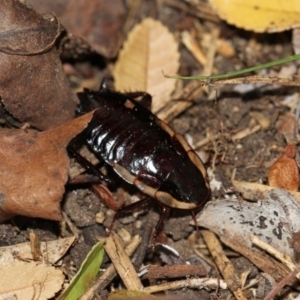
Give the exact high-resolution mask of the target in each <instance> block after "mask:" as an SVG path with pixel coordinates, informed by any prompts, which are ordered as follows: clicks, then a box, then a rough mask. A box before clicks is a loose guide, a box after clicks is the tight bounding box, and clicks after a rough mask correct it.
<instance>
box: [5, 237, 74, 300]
mask: <svg viewBox="0 0 300 300" xmlns="http://www.w3.org/2000/svg"><path fill="white" fill-rule="evenodd" d="M74 240H75V237H74V236H72V237H68V238H63V239H58V240H54V241H47V242H40V249H41V253H42V255H43V258H44V261H47V263H49V264H54V263H56V262H57V261H58V260H59V259H61V257H62V256H63V255H64V254H65V253H66V252H67V250H68V249H69V248H70V246H71V245H72V244H73V242H74ZM20 260H23V261H30V260H33V257H32V253H31V248H30V243H22V244H16V245H13V246H7V247H0V268H2V267H4V266H8V265H11V264H14V263H16V262H18V261H20ZM0 299H1V298H0Z"/></svg>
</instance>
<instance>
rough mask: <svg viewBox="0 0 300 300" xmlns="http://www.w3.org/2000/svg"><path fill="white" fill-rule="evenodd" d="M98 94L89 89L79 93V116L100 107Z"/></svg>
mask: <svg viewBox="0 0 300 300" xmlns="http://www.w3.org/2000/svg"><path fill="white" fill-rule="evenodd" d="M96 93H97V92H93V91H91V90H89V89H84V90H83V92H80V93H77V97H78V98H79V101H80V104H79V106H78V108H77V113H78V114H79V115H82V114H84V113H87V112H90V111H92V110H94V109H96V108H97V107H98V106H99V104H98V102H97V101H96V97H95V95H96Z"/></svg>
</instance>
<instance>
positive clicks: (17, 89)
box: [0, 0, 76, 130]
mask: <svg viewBox="0 0 300 300" xmlns="http://www.w3.org/2000/svg"><path fill="white" fill-rule="evenodd" d="M0 17H1V23H0V70H1V71H0V96H1V102H2V104H3V106H4V107H5V109H6V110H7V111H8V112H9V113H10V114H11V115H12V116H14V117H15V118H16V119H18V120H20V121H21V122H27V123H30V124H31V125H32V126H35V127H37V128H39V129H43V130H44V129H48V128H53V127H55V126H58V125H59V124H62V123H63V122H65V121H67V120H70V119H72V118H73V117H74V115H75V108H76V104H75V101H76V97H75V95H74V94H73V93H72V92H71V89H70V88H69V85H68V82H67V79H66V77H65V74H64V72H63V69H62V66H61V62H60V59H59V52H58V50H57V47H56V46H55V43H56V41H57V39H58V37H59V36H60V33H61V31H62V28H61V25H60V23H59V20H58V19H57V18H56V17H55V16H53V15H51V16H48V17H46V16H42V15H39V14H37V13H36V12H35V11H34V10H32V9H30V8H29V7H27V6H26V5H24V4H22V3H20V2H19V1H14V0H7V1H0Z"/></svg>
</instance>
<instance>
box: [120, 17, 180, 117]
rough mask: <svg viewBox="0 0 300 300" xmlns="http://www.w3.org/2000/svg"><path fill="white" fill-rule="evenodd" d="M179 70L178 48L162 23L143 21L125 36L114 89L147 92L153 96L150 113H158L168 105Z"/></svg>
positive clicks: (147, 19)
mask: <svg viewBox="0 0 300 300" xmlns="http://www.w3.org/2000/svg"><path fill="white" fill-rule="evenodd" d="M178 68H179V52H178V44H177V42H176V41H175V39H174V36H173V35H172V34H171V33H170V32H169V30H168V28H167V27H165V26H164V25H163V24H162V23H161V22H159V21H156V20H154V19H151V18H146V19H145V20H144V21H143V22H142V23H140V24H138V25H136V26H135V27H134V28H133V29H132V31H131V32H130V33H129V35H128V39H127V41H126V42H125V43H124V48H123V50H122V51H121V52H120V55H119V59H118V61H117V63H116V66H115V71H114V77H115V88H116V90H119V91H124V92H126V91H127V92H128V91H147V92H148V93H149V94H151V95H152V96H153V102H152V111H153V112H157V111H158V110H159V109H161V108H162V107H164V106H165V105H166V103H167V102H168V101H169V98H170V94H171V93H172V91H173V90H174V88H175V84H176V81H175V80H166V78H164V76H163V73H162V71H164V72H165V73H166V74H176V73H177V70H178Z"/></svg>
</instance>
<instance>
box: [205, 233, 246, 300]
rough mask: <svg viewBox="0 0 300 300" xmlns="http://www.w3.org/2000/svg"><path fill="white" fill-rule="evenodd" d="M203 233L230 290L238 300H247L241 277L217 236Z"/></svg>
mask: <svg viewBox="0 0 300 300" xmlns="http://www.w3.org/2000/svg"><path fill="white" fill-rule="evenodd" d="M201 233H202V236H203V239H204V241H205V243H206V245H207V247H208V249H209V251H210V253H211V255H212V257H213V259H214V261H215V263H216V265H217V266H218V268H219V270H220V272H221V274H222V276H223V278H224V279H225V281H226V283H227V284H228V288H229V289H230V290H231V291H232V293H233V294H234V295H235V297H236V298H237V299H238V300H246V297H245V296H244V295H243V291H242V283H241V280H240V277H239V276H238V275H237V274H236V271H235V269H234V267H233V265H232V263H231V261H230V260H229V259H228V258H227V256H226V255H225V253H224V251H223V249H222V247H221V244H220V242H219V241H218V239H217V237H216V236H215V234H214V233H212V232H210V231H208V230H202V231H201Z"/></svg>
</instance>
